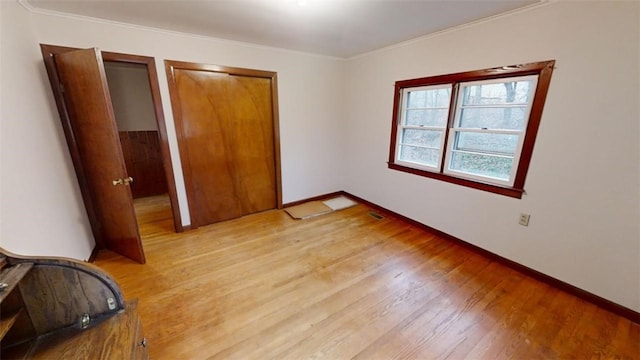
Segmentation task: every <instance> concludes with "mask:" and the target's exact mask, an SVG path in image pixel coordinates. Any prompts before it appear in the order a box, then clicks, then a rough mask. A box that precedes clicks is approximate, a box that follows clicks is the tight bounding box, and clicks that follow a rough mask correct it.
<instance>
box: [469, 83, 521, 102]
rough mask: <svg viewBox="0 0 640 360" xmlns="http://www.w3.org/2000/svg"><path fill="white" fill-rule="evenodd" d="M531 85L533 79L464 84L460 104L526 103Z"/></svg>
mask: <svg viewBox="0 0 640 360" xmlns="http://www.w3.org/2000/svg"><path fill="white" fill-rule="evenodd" d="M532 87H533V80H521V81H505V82H501V83H493V84H478V85H466V86H464V87H463V90H462V105H463V106H465V105H495V104H527V103H529V100H530V97H531V90H532Z"/></svg>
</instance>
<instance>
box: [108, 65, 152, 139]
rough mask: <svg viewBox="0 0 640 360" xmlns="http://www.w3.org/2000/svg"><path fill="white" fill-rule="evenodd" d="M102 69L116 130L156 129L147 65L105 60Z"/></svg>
mask: <svg viewBox="0 0 640 360" xmlns="http://www.w3.org/2000/svg"><path fill="white" fill-rule="evenodd" d="M104 70H105V73H106V76H107V84H108V86H109V95H110V97H111V103H112V105H113V113H114V115H115V117H116V124H117V125H118V131H157V130H158V123H157V122H156V114H155V112H154V107H153V100H152V99H151V86H150V85H149V74H148V73H147V67H146V66H145V65H139V64H126V63H117V62H110V61H107V62H105V63H104Z"/></svg>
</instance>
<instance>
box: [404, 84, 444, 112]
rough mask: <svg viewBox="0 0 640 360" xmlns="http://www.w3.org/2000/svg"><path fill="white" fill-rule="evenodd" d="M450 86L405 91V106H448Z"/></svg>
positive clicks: (412, 107)
mask: <svg viewBox="0 0 640 360" xmlns="http://www.w3.org/2000/svg"><path fill="white" fill-rule="evenodd" d="M450 99H451V88H446V89H422V90H411V91H407V108H409V109H415V108H423V109H424V108H428V109H429V108H441V107H444V108H448V107H449V100H450Z"/></svg>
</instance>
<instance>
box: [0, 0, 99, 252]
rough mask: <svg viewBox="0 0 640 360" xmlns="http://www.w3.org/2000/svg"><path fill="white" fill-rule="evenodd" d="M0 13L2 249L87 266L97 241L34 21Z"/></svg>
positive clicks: (20, 12) (17, 11)
mask: <svg viewBox="0 0 640 360" xmlns="http://www.w3.org/2000/svg"><path fill="white" fill-rule="evenodd" d="M0 8H1V9H2V10H1V12H2V23H1V28H2V38H1V46H2V48H1V51H0V58H1V59H2V60H1V61H0V64H1V65H0V88H1V89H2V93H1V96H0V101H2V103H1V105H0V159H1V160H0V161H1V163H0V246H1V247H3V248H5V249H7V250H9V251H12V252H15V253H19V254H31V255H39V254H41V255H60V256H62V255H64V256H70V257H74V258H79V259H86V258H87V257H88V256H89V254H90V253H91V250H92V249H93V246H94V240H93V237H92V235H91V228H90V226H89V222H88V220H87V215H86V212H85V210H84V205H83V203H82V198H81V196H80V190H79V188H78V185H77V180H76V177H75V172H74V170H73V166H72V164H71V159H70V156H69V152H68V151H67V145H66V142H65V140H64V135H63V133H62V128H61V126H60V120H58V118H57V112H56V110H55V103H54V102H53V98H52V96H51V95H50V93H51V89H50V87H49V84H48V83H47V81H48V80H47V77H46V75H45V70H44V66H43V65H42V55H40V50H39V48H38V39H37V34H36V33H35V31H34V26H33V25H32V22H31V16H30V15H29V14H28V13H27V12H26V11H24V9H22V8H21V7H19V6H18V5H16V4H14V3H7V2H4V1H2V2H0Z"/></svg>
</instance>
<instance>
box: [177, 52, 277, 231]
mask: <svg viewBox="0 0 640 360" xmlns="http://www.w3.org/2000/svg"><path fill="white" fill-rule="evenodd" d="M166 64H167V73H168V76H169V83H170V86H169V87H170V93H171V99H172V104H173V108H174V117H175V119H176V125H177V126H176V127H177V132H178V141H179V145H180V153H181V158H182V165H183V172H184V174H185V183H186V187H187V197H188V200H189V210H190V214H191V223H192V227H197V226H200V225H205V224H211V223H215V222H219V221H223V220H228V219H232V218H237V217H240V216H243V215H246V214H251V213H255V212H260V211H264V210H268V209H274V208H276V207H278V206H279V205H280V204H279V203H280V201H281V200H280V198H279V180H278V179H279V171H278V161H279V159H278V156H277V155H278V150H277V149H278V144H277V142H276V140H275V139H276V137H277V136H276V135H277V122H276V119H275V115H274V114H275V111H274V108H275V104H274V94H273V91H274V85H275V84H274V83H273V82H274V81H275V78H274V77H275V73H267V72H257V73H254V72H251V71H249V73H245V72H242V71H235V72H236V73H234V72H233V71H230V70H238V69H233V68H219V67H209V66H206V65H199V64H190V63H181V62H171V61H167V62H166Z"/></svg>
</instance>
